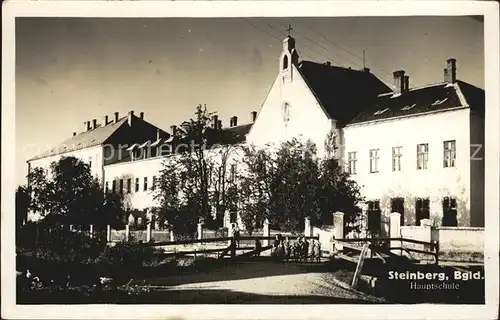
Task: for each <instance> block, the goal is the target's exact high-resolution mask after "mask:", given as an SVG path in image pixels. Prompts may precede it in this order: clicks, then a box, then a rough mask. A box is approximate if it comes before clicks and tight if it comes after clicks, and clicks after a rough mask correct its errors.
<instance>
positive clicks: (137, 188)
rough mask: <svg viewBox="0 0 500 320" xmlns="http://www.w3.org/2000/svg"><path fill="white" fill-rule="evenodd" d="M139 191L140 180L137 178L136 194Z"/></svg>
mask: <svg viewBox="0 0 500 320" xmlns="http://www.w3.org/2000/svg"><path fill="white" fill-rule="evenodd" d="M138 191H139V178H135V192H138Z"/></svg>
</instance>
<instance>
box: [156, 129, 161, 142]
mask: <svg viewBox="0 0 500 320" xmlns="http://www.w3.org/2000/svg"><path fill="white" fill-rule="evenodd" d="M158 139H160V129H156V140H158Z"/></svg>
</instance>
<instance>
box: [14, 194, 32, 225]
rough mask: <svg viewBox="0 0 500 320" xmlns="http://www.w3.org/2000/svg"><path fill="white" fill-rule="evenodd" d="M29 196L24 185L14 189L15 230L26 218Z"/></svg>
mask: <svg viewBox="0 0 500 320" xmlns="http://www.w3.org/2000/svg"><path fill="white" fill-rule="evenodd" d="M29 205H30V197H29V193H28V188H27V187H26V186H18V187H17V190H16V230H18V229H19V227H21V226H22V225H23V223H24V222H25V221H26V220H27V218H28V209H29Z"/></svg>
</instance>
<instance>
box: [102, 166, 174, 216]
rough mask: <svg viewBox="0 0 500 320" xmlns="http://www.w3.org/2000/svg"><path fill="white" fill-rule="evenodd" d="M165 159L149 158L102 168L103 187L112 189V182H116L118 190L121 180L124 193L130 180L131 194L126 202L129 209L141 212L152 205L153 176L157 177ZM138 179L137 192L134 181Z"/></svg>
mask: <svg viewBox="0 0 500 320" xmlns="http://www.w3.org/2000/svg"><path fill="white" fill-rule="evenodd" d="M164 160H165V157H157V158H150V159H145V160H137V161H131V162H123V163H117V164H112V165H107V166H105V167H104V175H105V177H106V181H105V185H106V183H107V184H108V188H109V190H111V189H112V182H113V180H115V181H116V190H117V192H118V189H119V186H120V185H119V180H120V179H123V187H124V189H125V190H124V193H125V192H126V190H127V180H128V179H131V193H130V194H128V195H127V198H126V202H127V205H128V206H129V207H130V208H131V209H138V210H143V209H145V208H148V207H151V206H153V205H154V199H153V191H152V190H151V187H152V185H153V176H156V177H158V176H159V175H160V171H161V169H162V167H163V165H162V163H163V161H164ZM137 178H138V179H139V190H138V191H136V189H135V186H136V179H137ZM145 178H147V188H146V190H144V179H145Z"/></svg>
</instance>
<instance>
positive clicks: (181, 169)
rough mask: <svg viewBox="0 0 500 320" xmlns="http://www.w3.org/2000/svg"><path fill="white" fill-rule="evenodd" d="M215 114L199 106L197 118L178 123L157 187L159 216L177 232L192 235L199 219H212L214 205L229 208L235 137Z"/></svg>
mask: <svg viewBox="0 0 500 320" xmlns="http://www.w3.org/2000/svg"><path fill="white" fill-rule="evenodd" d="M213 116H214V113H212V112H209V111H208V110H207V107H206V106H202V105H198V107H197V108H196V112H195V116H194V118H191V119H190V120H188V121H184V122H183V123H182V124H181V125H180V126H179V127H180V128H179V130H177V131H176V133H175V136H174V137H173V139H172V142H171V150H172V154H171V155H170V156H167V158H166V159H165V161H164V162H163V168H162V170H161V171H160V176H159V178H158V180H157V183H156V186H155V195H154V198H155V200H156V201H157V202H158V206H157V207H155V208H153V211H154V212H155V214H156V215H157V217H156V218H157V219H158V220H160V221H161V222H165V221H167V223H168V224H169V225H170V227H171V228H172V229H173V230H174V232H176V233H180V234H193V233H194V231H195V230H196V223H198V221H199V220H200V219H203V220H204V221H206V222H207V223H210V221H211V220H212V219H213V217H212V210H211V208H216V210H217V211H216V212H217V213H220V212H221V211H222V210H225V208H226V207H227V203H228V200H227V197H226V196H227V192H226V191H227V190H228V188H227V180H226V165H227V161H226V158H227V155H228V154H229V150H230V149H229V148H230V147H229V146H230V145H232V144H234V143H235V142H236V136H235V135H234V134H233V133H232V132H230V131H228V130H222V128H221V127H220V126H219V124H218V123H217V121H216V119H215V118H214V117H213Z"/></svg>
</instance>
